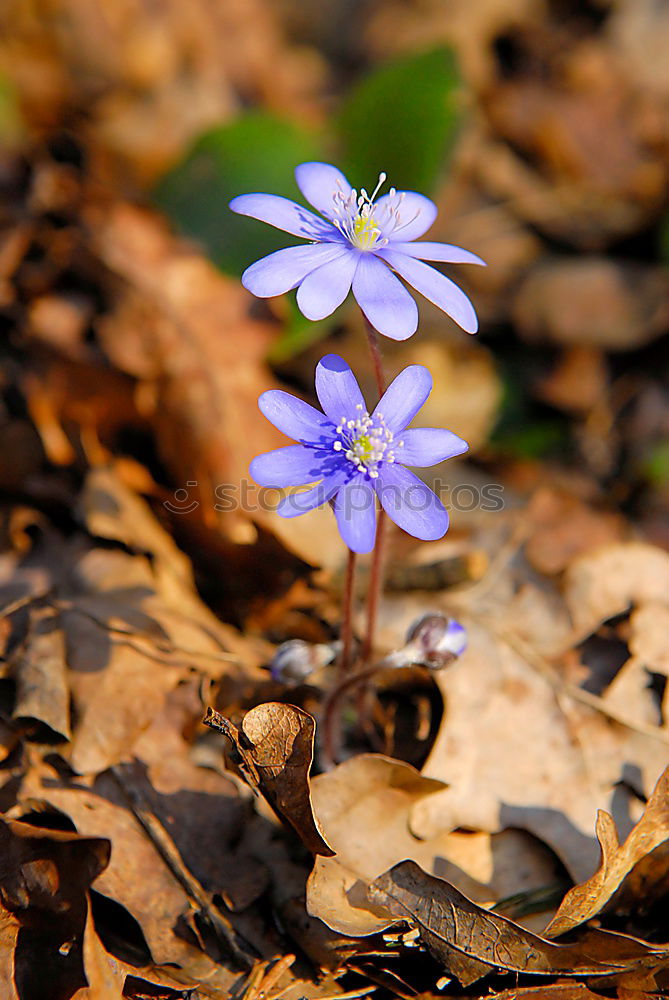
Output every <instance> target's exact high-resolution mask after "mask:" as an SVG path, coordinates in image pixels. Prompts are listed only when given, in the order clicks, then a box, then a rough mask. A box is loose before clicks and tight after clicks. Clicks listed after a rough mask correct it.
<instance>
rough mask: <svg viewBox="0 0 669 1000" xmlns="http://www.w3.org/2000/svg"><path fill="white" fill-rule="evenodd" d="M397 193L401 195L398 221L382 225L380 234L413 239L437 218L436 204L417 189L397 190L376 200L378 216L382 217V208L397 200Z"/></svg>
mask: <svg viewBox="0 0 669 1000" xmlns="http://www.w3.org/2000/svg"><path fill="white" fill-rule="evenodd" d="M398 194H401V195H403V197H402V202H401V204H400V208H399V218H398V221H397V222H396V223H394V224H393V226H392V228H391V227H390V226H387V227H386V226H384V227H383V232H382V234H381V235H382V236H386V237H388V239H391V240H392V239H394V238H395V236H397V238H398V239H400V240H415V239H417V238H418V237H419V236H422V235H423V233H426V232H427V231H428V229H429V228H430V226H431V225H432V223H433V222H434V220H435V219H436V218H437V206H436V205H435V203H434V202H433V201H430V199H429V198H426V197H425V195H424V194H418V192H417V191H398V192H396V193H395V194H394V195H390V194H384V195H383V197H381V198H379V199H378V201H376V203H375V204H376V207H377V209H378V210H379V211H378V214H379V216H380V217H382V213H383V210H384V209H386V210H387V209H388V208H390V207H391V205H393V204H395V203H396V202H397V196H398ZM384 214H385V213H384Z"/></svg>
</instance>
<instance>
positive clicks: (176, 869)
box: [110, 765, 253, 969]
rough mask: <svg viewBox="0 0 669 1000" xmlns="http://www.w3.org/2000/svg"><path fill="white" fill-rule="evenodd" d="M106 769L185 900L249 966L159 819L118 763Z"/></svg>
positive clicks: (245, 965)
mask: <svg viewBox="0 0 669 1000" xmlns="http://www.w3.org/2000/svg"><path fill="white" fill-rule="evenodd" d="M110 770H111V773H112V775H113V777H114V779H115V781H116V783H117V784H118V786H119V788H120V789H121V791H122V792H123V794H124V795H125V797H126V798H127V800H128V802H129V803H130V806H131V808H132V811H133V814H134V815H135V817H136V819H137V821H138V823H139V824H140V825H141V826H142V828H143V830H144V832H145V833H146V835H147V837H148V838H149V840H150V841H151V843H152V844H153V846H154V847H155V848H156V850H157V851H158V853H159V854H160V856H161V858H162V859H163V861H164V862H165V864H166V865H167V867H168V868H169V870H170V872H171V873H172V875H173V876H174V878H175V879H176V880H177V882H178V883H179V885H180V886H181V887H182V889H183V890H184V892H185V893H186V895H187V896H188V897H189V899H190V900H191V901H192V902H193V903H195V904H196V905H197V907H198V908H199V909H200V911H201V912H202V914H203V915H204V916H205V918H206V919H207V921H208V922H209V924H210V926H211V927H212V929H213V931H214V932H215V934H216V936H217V938H218V939H219V941H221V943H223V944H224V945H225V947H226V949H227V951H228V952H229V954H230V956H231V957H232V958H233V959H234V960H235V961H236V962H237V963H238V964H239V965H240V966H242V968H244V969H250V968H251V967H252V966H253V961H252V959H251V958H250V957H249V956H248V955H247V954H246V952H244V951H243V950H242V949H241V948H240V946H239V945H238V944H237V940H236V939H237V932H236V931H235V929H234V927H233V926H232V924H231V923H230V921H229V920H228V919H227V917H226V916H225V915H224V914H223V913H221V911H220V910H218V909H216V908H215V907H214V906H213V905H212V903H211V901H210V899H209V896H208V894H207V892H206V891H205V889H204V887H203V886H202V885H201V884H200V882H198V880H197V879H196V878H195V876H194V875H193V874H191V872H190V871H189V870H188V869H187V868H186V866H185V864H184V862H183V860H182V858H181V855H180V853H179V849H178V848H177V846H176V844H175V843H174V841H173V840H172V838H171V836H170V835H169V833H168V832H167V830H166V829H165V827H164V826H163V825H162V823H161V822H160V820H159V819H158V818H157V817H156V816H154V814H153V813H152V812H151V810H150V809H149V807H148V804H147V803H146V801H145V798H144V796H143V794H142V792H141V791H140V789H138V788H137V787H135V786H134V785H131V784H130V783H129V782H128V781H127V780H126V778H125V776H124V775H123V772H122V770H121V768H120V767H119V766H118V765H113V766H112V767H111V769H110Z"/></svg>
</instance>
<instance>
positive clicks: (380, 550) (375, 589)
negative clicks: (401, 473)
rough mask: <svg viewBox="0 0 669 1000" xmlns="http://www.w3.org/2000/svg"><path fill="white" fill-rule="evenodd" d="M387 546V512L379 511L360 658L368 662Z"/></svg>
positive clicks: (372, 650)
mask: <svg viewBox="0 0 669 1000" xmlns="http://www.w3.org/2000/svg"><path fill="white" fill-rule="evenodd" d="M385 548H386V514H385V511H383V510H381V511H379V518H378V521H377V524H376V541H375V542H374V551H373V553H372V568H371V571H370V576H369V590H368V591H367V625H366V628H365V638H364V639H363V642H362V650H361V652H360V658H361V660H362V662H363V663H368V662H369V660H370V659H371V656H372V653H373V652H374V638H375V636H376V619H377V615H378V611H379V601H380V599H381V592H382V590H383V572H384V569H385Z"/></svg>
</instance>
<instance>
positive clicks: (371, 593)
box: [361, 310, 387, 663]
mask: <svg viewBox="0 0 669 1000" xmlns="http://www.w3.org/2000/svg"><path fill="white" fill-rule="evenodd" d="M361 312H362V310H361ZM362 318H363V320H364V322H365V330H366V331H367V343H368V345H369V353H370V354H371V356H372V364H373V365H374V374H375V376H376V388H377V389H378V392H379V399H380V398H381V396H382V395H383V394H384V392H385V391H386V379H385V375H384V373H383V359H382V357H381V348H380V347H379V335H378V333H377V331H376V330H375V329H374V327H373V326H372V324H371V323H370V322H369V320H368V319H367V317H366V316H365V314H364V313H362ZM386 535H387V532H386V513H385V511H384V510H380V511H379V516H378V521H377V525H376V541H375V543H374V551H373V553H372V568H371V573H370V579H369V590H368V593H367V625H366V628H365V638H364V640H363V645H362V651H361V657H362V662H363V663H367V662H369V659H370V657H371V656H372V653H373V651H374V638H375V635H376V618H377V614H378V610H379V601H380V599H381V593H382V590H383V571H384V566H385V543H386Z"/></svg>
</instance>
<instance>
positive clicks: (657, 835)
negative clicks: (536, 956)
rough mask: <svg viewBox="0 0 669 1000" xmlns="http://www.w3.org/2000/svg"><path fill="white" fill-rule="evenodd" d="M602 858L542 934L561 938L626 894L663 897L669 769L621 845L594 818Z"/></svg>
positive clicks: (668, 885)
mask: <svg viewBox="0 0 669 1000" xmlns="http://www.w3.org/2000/svg"><path fill="white" fill-rule="evenodd" d="M597 839H598V840H599V844H600V848H601V853H602V858H601V865H600V868H599V870H598V871H597V872H596V873H595V875H593V876H592V878H590V879H588V881H587V882H584V883H582V884H581V885H576V886H574V888H573V889H570V890H569V892H568V893H567V895H566V896H565V898H564V899H563V901H562V903H561V904H560V908H559V910H558V912H557V913H556V915H555V917H554V918H553V919H552V920H551V922H550V924H549V925H548V927H547V928H546V930H545V931H544V933H545V934H546V935H548V936H549V937H558V936H559V935H560V934H565V933H566V932H567V931H570V930H572V928H574V927H577V926H578V925H579V924H582V923H584V922H585V921H586V920H590V918H591V917H594V916H595V915H596V914H598V913H600V912H601V911H602V910H605V909H606V908H607V905H608V904H610V902H611V900H612V898H613V897H614V895H615V894H616V893H618V892H620V891H624V890H625V889H627V893H628V895H629V896H631V898H632V900H634V898H636V899H637V901H639V902H640V901H641V899H643V900H645V901H646V902H647V901H648V899H649V897H652V896H657V898H661V897H662V896H663V895H664V893H666V891H667V889H669V843H668V841H669V767H668V768H667V770H666V771H665V772H664V774H663V775H662V777H661V778H660V780H659V781H658V783H657V785H656V786H655V790H654V792H653V794H652V796H651V798H650V799H649V801H648V805H647V806H646V808H645V810H644V813H643V816H642V817H641V819H640V820H639V822H638V823H637V824H636V826H635V827H634V829H633V830H632V831H631V833H630V834H629V836H628V837H627V839H626V840H625V842H624V843H623V844H620V843H619V841H618V834H617V832H616V827H615V823H614V822H613V819H612V818H611V816H609V814H608V813H606V812H600V813H599V815H598V817H597Z"/></svg>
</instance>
